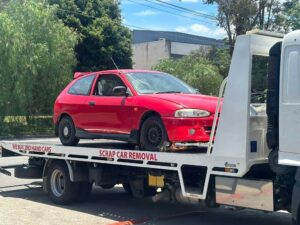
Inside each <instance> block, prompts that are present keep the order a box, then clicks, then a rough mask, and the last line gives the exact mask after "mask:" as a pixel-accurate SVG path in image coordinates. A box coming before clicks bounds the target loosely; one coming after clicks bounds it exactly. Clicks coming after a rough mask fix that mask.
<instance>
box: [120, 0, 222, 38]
mask: <svg viewBox="0 0 300 225" xmlns="http://www.w3.org/2000/svg"><path fill="white" fill-rule="evenodd" d="M162 2H166V3H170V4H174V5H177V6H179V7H182V8H184V9H187V10H192V11H193V12H189V11H186V10H183V9H178V8H176V9H175V8H174V7H172V6H170V5H165V4H164V3H162ZM121 10H122V17H123V23H124V25H127V26H128V27H129V28H130V29H139V28H140V29H147V30H160V31H178V32H183V33H189V34H195V35H199V36H205V37H211V38H216V39H222V38H224V37H225V36H226V33H225V31H224V29H222V28H220V27H218V26H217V22H216V20H215V19H208V18H205V15H210V16H211V17H212V16H213V17H215V16H216V14H217V7H216V5H207V4H204V3H203V2H202V0H160V1H157V0H121ZM195 11H196V12H195ZM195 14H196V15H195ZM199 14H200V15H199ZM203 14H205V15H204V16H203Z"/></svg>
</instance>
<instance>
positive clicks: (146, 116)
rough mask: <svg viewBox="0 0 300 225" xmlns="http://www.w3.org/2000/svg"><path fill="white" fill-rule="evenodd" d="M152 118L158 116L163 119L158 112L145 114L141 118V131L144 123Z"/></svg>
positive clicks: (150, 111)
mask: <svg viewBox="0 0 300 225" xmlns="http://www.w3.org/2000/svg"><path fill="white" fill-rule="evenodd" d="M151 116H158V117H159V118H161V115H160V114H159V113H158V112H156V111H153V110H149V111H147V112H145V113H144V114H143V116H142V117H141V119H140V122H139V131H141V129H142V126H143V123H144V122H145V120H146V119H148V118H149V117H151Z"/></svg>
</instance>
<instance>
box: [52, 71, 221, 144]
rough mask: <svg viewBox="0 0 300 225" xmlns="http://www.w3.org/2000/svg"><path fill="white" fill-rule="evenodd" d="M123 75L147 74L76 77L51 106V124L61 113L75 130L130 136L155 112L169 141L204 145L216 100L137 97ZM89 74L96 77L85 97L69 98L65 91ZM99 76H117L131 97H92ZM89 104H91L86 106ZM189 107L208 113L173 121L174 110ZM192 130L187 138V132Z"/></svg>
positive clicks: (175, 95)
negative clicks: (68, 118) (193, 131)
mask: <svg viewBox="0 0 300 225" xmlns="http://www.w3.org/2000/svg"><path fill="white" fill-rule="evenodd" d="M127 72H148V73H158V72H155V71H142V70H122V71H117V70H110V71H101V72H94V73H93V72H90V73H88V74H85V75H81V76H78V75H77V74H76V77H77V79H75V80H73V81H72V82H71V83H70V84H69V85H68V86H67V87H66V88H65V89H64V90H63V91H62V92H61V94H60V95H59V96H58V98H57V100H56V102H55V105H54V115H53V120H54V123H57V121H58V118H59V116H60V115H61V114H63V113H66V114H68V115H69V116H71V117H72V119H73V121H74V124H75V126H76V127H78V128H80V129H83V130H85V131H88V132H93V133H107V134H130V132H131V131H132V130H137V129H140V125H141V118H142V117H143V115H144V114H145V113H146V112H148V111H155V112H156V113H158V114H159V115H160V116H161V118H162V121H163V123H164V125H165V128H166V130H167V133H168V139H169V141H170V142H187V141H188V142H196V141H197V142H199V141H200V142H208V141H209V134H210V128H211V126H212V123H213V116H214V112H215V108H216V105H217V101H218V98H216V97H212V96H205V95H200V94H180V93H173V94H172V93H168V94H138V93H137V92H136V91H135V89H134V88H133V87H132V85H131V83H130V82H129V81H128V80H127V77H126V75H125V73H127ZM90 74H96V78H95V80H94V82H93V85H92V88H91V90H90V93H89V95H87V96H84V95H72V94H69V93H68V90H69V88H70V87H71V86H72V85H73V84H74V82H76V81H77V80H79V79H82V78H85V77H86V76H89V75H90ZM103 74H106V75H107V74H113V75H116V76H118V77H119V78H120V79H121V80H122V81H123V82H124V84H125V85H126V86H127V88H128V89H129V90H130V91H131V93H132V96H129V97H124V96H95V95H93V93H94V89H95V86H96V80H97V78H98V77H99V76H101V75H103ZM89 102H95V105H94V106H90V105H89ZM184 108H190V109H202V110H207V111H209V112H210V113H211V115H210V116H209V117H205V118H175V117H174V113H175V111H176V110H179V109H184ZM191 128H193V129H195V131H196V132H195V134H194V135H190V134H189V130H190V129H191Z"/></svg>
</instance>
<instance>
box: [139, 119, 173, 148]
mask: <svg viewBox="0 0 300 225" xmlns="http://www.w3.org/2000/svg"><path fill="white" fill-rule="evenodd" d="M167 140H168V137H167V132H166V129H165V127H164V125H163V123H162V121H161V119H160V118H159V117H158V116H151V117H149V118H148V119H146V120H145V122H144V123H143V125H142V129H141V136H140V145H141V148H142V149H144V150H149V151H160V149H161V147H163V145H164V143H165V142H166V141H167Z"/></svg>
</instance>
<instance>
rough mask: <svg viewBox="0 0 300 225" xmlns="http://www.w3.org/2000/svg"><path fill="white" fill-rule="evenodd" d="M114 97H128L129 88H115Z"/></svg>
mask: <svg viewBox="0 0 300 225" xmlns="http://www.w3.org/2000/svg"><path fill="white" fill-rule="evenodd" d="M113 96H127V88H126V87H124V86H116V87H114V88H113Z"/></svg>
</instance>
